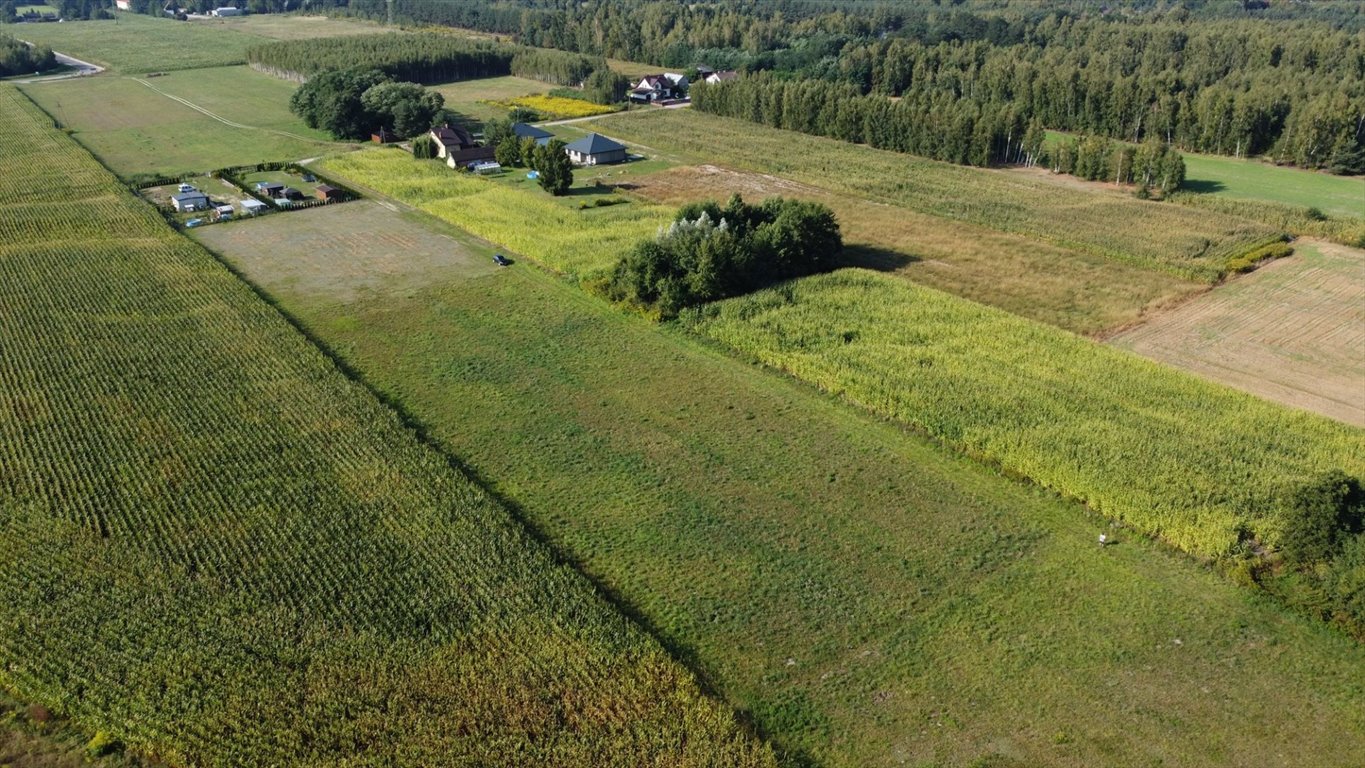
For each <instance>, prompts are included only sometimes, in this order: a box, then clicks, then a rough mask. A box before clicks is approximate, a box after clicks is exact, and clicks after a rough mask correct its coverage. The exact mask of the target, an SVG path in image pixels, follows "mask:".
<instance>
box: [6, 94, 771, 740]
mask: <svg viewBox="0 0 1365 768" xmlns="http://www.w3.org/2000/svg"><path fill="white" fill-rule="evenodd" d="M0 137H3V139H0V147H3V152H0V171H2V172H0V206H3V207H4V208H5V211H4V214H3V215H0V220H7V219H8V213H9V211H10V209H12V208H13V207H14V206H16V205H18V206H31V205H32V204H33V203H46V204H47V206H48V208H49V209H50V210H51V211H52V212H53V215H54V219H55V222H54V224H52V225H48V226H47V227H46V228H44V227H43V226H42V225H37V226H35V227H32V228H27V229H23V230H17V231H18V232H19V234H20V235H21V236H23V237H25V238H26V239H27V242H18V243H15V242H10V241H9V240H8V238H7V239H6V241H5V242H4V244H3V247H0V273H3V274H2V276H0V324H3V326H4V327H5V328H6V329H7V332H6V333H5V334H4V335H3V336H0V510H2V512H0V565H3V567H0V574H3V576H0V593H3V595H4V597H5V599H4V600H3V601H0V657H3V660H4V672H3V674H2V675H0V682H3V683H4V684H5V685H6V686H7V687H11V688H13V689H14V690H16V691H17V692H18V693H19V694H21V695H22V696H23V697H24V698H25V699H27V700H30V701H38V702H41V703H43V704H46V705H48V706H50V707H52V708H53V709H55V710H57V711H59V712H62V713H64V714H67V715H70V716H71V717H73V718H74V719H75V720H76V721H77V722H79V723H81V724H82V725H84V726H85V727H87V728H90V729H92V730H93V729H104V730H105V731H106V732H107V733H108V734H109V735H110V736H111V737H112V738H115V739H118V740H120V741H123V742H125V743H127V744H130V745H132V746H134V747H136V748H139V749H144V750H149V751H151V752H154V753H156V754H158V755H160V756H162V757H163V758H164V759H166V760H168V761H169V762H171V763H174V764H196V765H206V766H228V765H241V764H243V763H244V762H250V763H259V764H284V763H295V762H304V763H310V764H336V763H337V762H339V761H341V760H343V759H347V758H351V757H354V756H355V753H356V749H357V745H364V751H365V754H366V756H367V757H368V758H372V759H375V760H377V761H381V762H382V761H385V760H395V759H400V756H401V759H402V760H405V761H406V760H412V761H415V762H417V763H428V764H429V763H433V762H437V761H446V760H451V759H455V760H465V761H467V762H471V763H481V764H501V761H504V760H505V759H506V755H508V754H516V755H517V756H518V760H519V762H520V763H521V764H525V765H547V766H548V765H555V764H565V763H570V764H591V763H620V764H644V763H653V762H656V761H658V760H659V759H661V756H663V755H667V756H668V757H669V759H673V760H676V761H677V762H678V763H679V764H683V765H701V764H713V763H719V764H726V765H771V764H772V759H771V755H770V754H769V753H768V752H767V751H766V748H764V747H762V745H760V744H757V743H755V742H754V741H753V740H751V739H750V738H748V737H747V736H745V735H743V734H742V733H741V732H740V731H739V729H738V727H737V726H736V724H735V722H734V719H733V715H732V713H730V712H729V711H727V710H725V709H724V708H723V707H721V706H719V705H718V704H716V703H715V702H713V701H711V700H709V699H707V698H706V697H704V696H703V695H702V694H701V692H700V690H699V689H698V687H697V685H696V683H695V681H694V680H693V678H692V676H691V674H690V673H689V672H687V671H686V670H685V669H683V668H682V667H680V666H679V665H678V664H677V663H676V662H674V661H673V660H671V659H670V658H669V657H668V656H667V655H666V654H665V653H664V652H663V650H662V648H660V647H659V645H658V644H657V642H655V641H654V640H653V639H652V638H650V637H648V636H647V635H645V634H644V633H643V632H641V631H640V630H639V629H638V628H636V627H634V626H633V625H631V624H630V623H629V622H627V621H626V620H624V619H623V617H622V616H621V615H620V614H619V613H617V612H616V611H614V610H613V609H612V608H611V607H610V606H609V605H607V604H606V603H605V602H604V601H603V600H601V599H600V597H598V596H597V595H596V594H595V592H594V591H593V589H592V588H591V587H590V586H589V585H588V583H587V582H586V581H585V580H584V579H582V577H581V576H580V575H579V574H578V573H577V572H575V571H573V570H572V569H570V568H567V567H565V566H563V565H560V564H557V563H555V562H554V561H553V560H552V559H551V558H550V556H549V554H548V552H547V551H546V549H545V548H544V547H543V546H541V545H539V544H538V543H536V542H535V541H533V540H532V539H530V538H529V537H528V535H527V534H526V533H525V531H524V530H523V529H522V528H521V526H520V524H518V523H517V522H516V521H515V520H513V519H512V518H511V517H510V516H509V515H508V513H507V511H506V510H505V509H503V508H502V507H500V506H498V505H497V504H496V503H494V502H493V501H492V500H491V499H490V498H489V497H488V496H487V494H486V493H485V492H484V491H483V490H482V489H480V488H479V487H477V486H476V485H474V484H473V483H472V482H470V481H469V480H468V479H467V478H465V477H464V476H463V475H461V474H459V473H457V472H455V471H453V470H452V469H451V467H450V465H449V462H448V460H447V459H446V458H445V457H443V456H441V455H438V454H436V453H435V452H434V451H432V450H430V449H429V448H427V447H425V446H424V445H422V444H421V443H419V442H418V440H417V439H416V438H415V437H414V436H413V435H412V434H411V433H410V432H409V431H407V430H406V429H405V428H404V427H403V426H402V424H401V423H400V421H399V420H398V418H397V417H396V416H395V415H394V414H393V413H391V412H390V411H388V410H387V409H385V408H384V407H382V406H381V405H380V404H379V403H378V402H377V401H376V400H375V399H374V398H373V396H372V395H371V394H370V392H369V391H368V390H366V389H364V388H363V387H361V386H359V385H357V384H355V383H354V382H351V381H350V380H348V379H346V378H345V377H344V376H343V375H342V374H341V373H340V372H338V371H337V369H336V367H335V365H334V363H333V361H332V360H330V359H329V358H327V357H325V356H324V355H323V354H321V353H320V351H319V350H318V349H316V348H315V347H314V346H312V345H311V344H310V343H309V342H308V341H307V340H306V339H305V338H304V337H303V336H302V335H301V334H299V333H298V332H297V331H296V330H295V329H294V328H293V327H291V326H290V325H289V324H288V323H286V322H285V321H284V319H283V318H282V317H281V316H280V315H279V314H278V313H277V312H276V311H275V310H273V309H272V308H271V307H269V306H268V305H267V304H265V303H264V302H263V301H261V300H260V298H259V297H258V296H257V295H255V294H254V293H252V292H251V291H250V290H249V289H248V288H247V286H245V285H244V284H243V283H242V282H241V281H239V280H238V279H237V278H235V277H234V276H233V275H232V274H231V273H229V272H228V271H227V270H226V269H224V268H223V266H222V265H221V264H219V263H218V262H217V261H215V260H214V259H213V258H212V257H210V256H209V255H208V254H207V253H206V252H204V251H203V250H202V249H201V248H199V247H198V246H196V245H194V244H192V243H190V242H189V241H187V240H185V239H184V238H182V237H180V236H179V235H177V234H175V233H173V232H172V231H171V230H169V229H168V228H166V227H165V225H164V223H161V222H159V221H158V220H157V217H156V215H155V214H154V213H152V212H151V210H150V209H149V208H148V207H147V206H146V205H145V204H143V203H141V202H139V201H137V200H136V199H135V198H133V197H132V196H131V195H129V194H128V193H127V192H126V191H124V190H123V189H122V188H121V186H120V184H119V183H118V182H117V181H116V180H115V179H114V178H113V177H112V176H110V175H109V174H108V173H107V172H106V171H105V170H104V169H102V168H101V167H100V166H99V165H98V164H97V163H96V162H95V161H94V160H93V158H91V157H90V156H89V155H88V154H86V153H84V152H82V151H81V150H80V149H79V148H78V147H77V146H76V145H75V144H74V143H73V142H72V141H71V140H70V139H69V138H67V137H65V136H63V135H61V134H60V133H58V132H56V131H55V130H53V129H52V128H51V127H50V121H49V120H48V119H47V118H46V117H45V116H44V115H43V114H42V113H41V112H40V111H39V110H38V109H37V108H36V107H34V106H33V105H32V104H31V103H30V102H28V101H27V99H25V98H24V97H23V96H21V95H20V94H19V93H18V92H17V91H15V90H14V89H13V88H11V87H8V86H0ZM104 197H108V198H110V200H108V201H106V202H105V203H102V204H107V205H113V206H117V205H119V204H121V205H122V206H123V208H124V212H125V216H124V217H123V218H122V219H121V220H119V221H110V223H109V226H110V229H111V230H112V231H114V232H121V233H123V234H126V235H127V236H129V237H132V238H135V239H136V240H135V242H139V243H146V245H145V246H137V247H130V243H124V242H119V241H116V240H112V239H104V240H97V241H90V242H88V243H86V244H85V245H84V246H83V247H73V246H72V244H70V243H67V244H62V245H58V246H53V245H50V244H47V243H45V242H43V240H44V237H45V235H46V233H47V232H49V231H52V230H55V229H59V228H60V226H61V222H65V221H68V220H69V217H67V216H66V215H65V214H64V212H65V211H69V210H80V209H81V208H82V207H83V206H84V205H85V202H86V200H88V199H102V198H104ZM20 200H22V201H23V202H18V201H20ZM31 213H32V212H31V211H27V212H26V214H25V220H26V221H27V220H28V219H31V218H32V216H30V215H29V214H31ZM381 710H382V711H383V712H384V716H383V717H382V718H378V719H376V718H375V717H372V714H373V713H377V712H379V711H381ZM684 731H685V734H686V735H685V736H684V735H683V733H684Z"/></svg>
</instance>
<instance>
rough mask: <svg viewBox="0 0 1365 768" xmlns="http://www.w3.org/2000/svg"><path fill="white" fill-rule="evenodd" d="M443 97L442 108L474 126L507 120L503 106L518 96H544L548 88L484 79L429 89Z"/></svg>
mask: <svg viewBox="0 0 1365 768" xmlns="http://www.w3.org/2000/svg"><path fill="white" fill-rule="evenodd" d="M431 88H432V90H434V91H437V92H439V93H440V94H441V95H442V96H444V97H445V100H446V106H447V107H450V108H451V109H453V110H454V111H456V112H459V113H460V114H462V115H466V116H468V117H470V118H472V119H474V120H476V121H478V122H481V123H482V122H487V121H489V120H497V119H502V118H505V117H507V107H503V106H500V105H499V102H507V101H510V100H512V99H515V98H519V97H521V96H529V95H533V94H539V93H545V92H547V91H549V90H550V88H551V86H549V85H547V84H545V83H542V82H540V81H539V80H528V79H526V78H524V77H514V76H512V75H508V76H506V77H485V78H480V79H477V80H461V81H459V82H455V83H445V84H443V85H434V86H431Z"/></svg>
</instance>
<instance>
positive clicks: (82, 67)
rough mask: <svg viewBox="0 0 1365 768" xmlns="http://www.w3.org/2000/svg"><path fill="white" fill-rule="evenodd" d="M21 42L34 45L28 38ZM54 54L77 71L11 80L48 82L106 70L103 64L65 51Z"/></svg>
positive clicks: (61, 62) (54, 52) (18, 81)
mask: <svg viewBox="0 0 1365 768" xmlns="http://www.w3.org/2000/svg"><path fill="white" fill-rule="evenodd" d="M19 42H21V43H23V44H25V45H33V43H30V42H28V41H27V40H20V41H19ZM52 55H54V56H56V57H57V61H58V63H60V64H63V65H65V66H68V67H75V69H76V71H75V72H63V73H61V74H59V75H40V76H37V77H27V78H24V79H23V80H12V81H11V82H15V83H45V82H48V81H49V80H69V79H71V78H73V77H85V76H86V75H98V74H99V73H101V72H103V71H104V67H101V66H100V65H98V64H91V63H90V62H88V61H81V60H80V59H77V58H72V57H71V56H67V55H66V54H65V53H57V52H56V51H53V52H52Z"/></svg>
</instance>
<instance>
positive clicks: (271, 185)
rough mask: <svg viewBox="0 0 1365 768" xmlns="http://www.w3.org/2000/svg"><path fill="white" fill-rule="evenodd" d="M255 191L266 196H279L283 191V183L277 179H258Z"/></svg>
mask: <svg viewBox="0 0 1365 768" xmlns="http://www.w3.org/2000/svg"><path fill="white" fill-rule="evenodd" d="M256 191H257V192H260V193H261V194H263V195H265V196H266V197H279V196H280V192H282V191H284V185H283V184H281V183H279V182H278V181H258V182H256Z"/></svg>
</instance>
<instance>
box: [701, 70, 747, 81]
mask: <svg viewBox="0 0 1365 768" xmlns="http://www.w3.org/2000/svg"><path fill="white" fill-rule="evenodd" d="M737 77H739V73H738V72H736V71H734V70H733V69H727V70H725V71H724V72H712V73H711V74H709V75H707V76H706V79H707V80H717V81H720V82H725V81H726V80H734V79H735V78H737Z"/></svg>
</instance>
